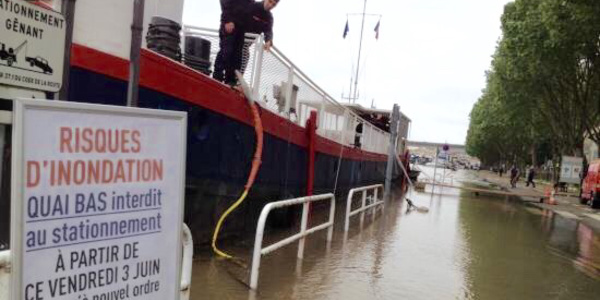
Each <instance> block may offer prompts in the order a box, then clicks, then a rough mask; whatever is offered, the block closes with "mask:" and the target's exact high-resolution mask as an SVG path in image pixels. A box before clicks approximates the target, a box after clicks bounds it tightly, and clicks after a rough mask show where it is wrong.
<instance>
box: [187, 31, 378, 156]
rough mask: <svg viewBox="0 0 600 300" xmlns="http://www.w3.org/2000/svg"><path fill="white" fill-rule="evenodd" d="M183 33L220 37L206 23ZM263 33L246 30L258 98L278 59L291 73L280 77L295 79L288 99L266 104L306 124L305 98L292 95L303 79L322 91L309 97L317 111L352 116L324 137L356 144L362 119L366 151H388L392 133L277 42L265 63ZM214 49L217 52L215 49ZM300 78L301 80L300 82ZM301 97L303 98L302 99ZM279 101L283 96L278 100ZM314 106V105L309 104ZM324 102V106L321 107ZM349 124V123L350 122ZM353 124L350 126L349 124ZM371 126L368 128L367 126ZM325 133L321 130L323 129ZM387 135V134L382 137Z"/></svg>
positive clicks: (311, 88) (307, 86)
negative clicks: (335, 92)
mask: <svg viewBox="0 0 600 300" xmlns="http://www.w3.org/2000/svg"><path fill="white" fill-rule="evenodd" d="M183 34H184V36H185V35H192V36H203V35H204V36H205V37H208V38H210V39H216V38H217V37H218V30H215V29H210V28H203V27H195V26H189V25H184V30H183ZM260 37H261V35H257V34H246V39H247V40H248V41H250V40H252V41H254V47H255V50H254V53H253V54H252V55H253V65H252V67H251V68H249V69H248V70H247V71H248V72H246V73H247V74H249V76H250V77H249V78H247V79H248V80H249V82H250V84H251V87H252V90H253V94H254V96H255V98H256V99H259V98H261V97H260V95H261V93H262V94H263V95H262V96H264V97H265V99H266V95H265V94H266V93H267V92H266V91H269V90H270V88H271V87H270V86H262V85H264V84H265V83H264V82H263V81H262V80H261V79H263V78H270V79H267V81H268V80H272V78H273V74H272V73H270V72H271V71H272V70H271V69H270V64H271V63H276V64H277V65H278V68H284V69H286V70H287V74H279V73H278V74H279V75H277V76H278V77H277V76H276V77H277V81H281V82H291V83H292V84H290V85H288V87H287V90H286V91H285V95H284V96H283V98H284V99H283V101H284V103H279V102H277V103H275V102H271V103H275V104H269V105H270V106H269V105H266V103H263V104H265V107H266V108H267V109H270V110H272V111H274V112H276V113H277V114H284V115H285V117H287V118H289V119H290V120H293V119H292V118H293V117H292V116H294V115H295V118H296V119H295V121H296V122H298V123H299V125H300V126H303V124H301V122H302V121H303V120H304V119H303V118H304V117H306V114H305V113H304V112H303V109H302V108H301V107H300V105H303V104H302V103H301V101H297V102H293V100H292V99H291V97H292V86H293V84H298V82H301V84H302V85H303V88H302V90H304V89H306V90H309V91H311V92H312V93H314V95H319V96H320V97H318V99H317V97H313V98H314V99H313V98H309V99H308V100H310V101H313V102H314V103H315V105H316V106H313V107H314V108H315V109H317V111H319V116H320V118H319V119H321V118H322V117H323V116H324V114H323V113H324V112H327V113H330V114H333V115H336V116H338V117H343V118H350V119H351V120H352V122H346V123H344V126H343V127H344V128H342V129H327V130H330V131H331V132H330V133H328V134H325V135H323V137H325V138H328V139H330V140H333V141H335V142H340V141H338V138H339V139H341V144H343V145H346V146H347V145H353V144H354V139H353V138H348V136H349V134H356V133H355V130H354V127H355V126H356V125H357V124H358V123H362V124H364V125H363V126H364V127H363V130H364V131H365V132H370V133H369V135H368V136H367V135H365V136H364V138H365V139H366V140H363V141H362V142H361V144H362V148H363V149H364V150H366V151H369V152H375V153H379V154H387V147H388V140H389V138H388V136H389V133H388V132H385V131H383V130H381V129H379V128H377V126H375V125H374V124H372V123H370V122H368V121H367V120H365V119H363V118H362V117H360V116H359V115H358V114H356V113H354V111H352V110H351V109H350V108H348V107H346V106H344V105H342V104H341V103H340V102H338V101H336V100H335V98H333V97H332V96H331V95H330V94H329V93H327V92H326V91H325V90H324V89H323V88H321V87H320V86H319V85H318V84H317V83H315V82H314V81H313V80H312V79H311V78H310V77H309V76H308V75H307V74H306V73H305V72H303V71H302V69H300V68H299V67H298V66H297V65H296V64H294V63H293V62H292V60H291V59H289V58H288V57H287V56H286V55H285V54H283V52H282V51H281V50H279V49H278V48H277V47H276V46H273V47H271V50H270V58H271V59H273V60H272V61H270V63H269V65H265V64H266V61H265V60H264V57H266V53H267V52H265V50H264V49H263V47H262V46H261V45H262V44H261V42H260ZM212 52H213V55H214V53H216V52H214V51H212ZM263 74H270V77H264V76H263ZM297 81H298V82H297ZM268 84H274V82H269V83H268ZM298 100H300V99H298ZM305 100H306V99H305ZM277 101H279V99H278V100H277ZM292 103H295V104H296V105H297V106H298V107H294V108H295V109H296V113H295V114H291V113H290V108H291V107H290V104H292ZM273 105H275V107H272V106H273ZM304 105H309V104H306V103H305V104H304ZM309 106H310V105H309ZM319 106H320V107H319ZM325 106H327V108H325ZM331 110H334V111H335V110H339V112H331ZM322 121H323V120H319V124H321V123H320V122H322ZM346 124H348V125H346ZM348 126H349V127H348ZM365 127H368V128H365ZM320 134H321V133H320ZM382 137H383V138H382Z"/></svg>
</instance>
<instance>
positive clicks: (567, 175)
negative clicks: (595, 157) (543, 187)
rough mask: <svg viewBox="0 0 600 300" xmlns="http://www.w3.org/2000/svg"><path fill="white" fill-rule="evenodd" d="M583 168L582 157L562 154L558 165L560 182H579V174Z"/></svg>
mask: <svg viewBox="0 0 600 300" xmlns="http://www.w3.org/2000/svg"><path fill="white" fill-rule="evenodd" d="M582 168H583V158H581V157H573V156H563V157H562V164H561V166H560V179H559V181H560V182H566V183H573V184H579V183H580V182H581V178H580V174H581V169H582Z"/></svg>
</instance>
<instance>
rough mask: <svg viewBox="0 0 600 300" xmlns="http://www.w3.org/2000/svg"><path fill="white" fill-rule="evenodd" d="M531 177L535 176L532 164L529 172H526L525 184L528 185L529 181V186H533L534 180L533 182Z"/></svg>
mask: <svg viewBox="0 0 600 300" xmlns="http://www.w3.org/2000/svg"><path fill="white" fill-rule="evenodd" d="M533 178H535V168H534V167H533V166H532V167H531V169H529V173H527V184H526V185H525V186H529V184H530V183H531V186H532V187H533V188H535V182H533Z"/></svg>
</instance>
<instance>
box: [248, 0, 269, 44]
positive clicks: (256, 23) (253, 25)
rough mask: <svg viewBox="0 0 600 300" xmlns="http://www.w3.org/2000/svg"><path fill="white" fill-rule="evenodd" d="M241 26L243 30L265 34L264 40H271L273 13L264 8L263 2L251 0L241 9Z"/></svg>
mask: <svg viewBox="0 0 600 300" xmlns="http://www.w3.org/2000/svg"><path fill="white" fill-rule="evenodd" d="M242 28H243V30H244V31H245V32H251V33H257V34H261V33H264V34H265V41H267V42H268V41H271V40H273V14H271V12H270V11H267V10H265V8H264V4H263V2H252V3H251V4H249V5H245V6H244V9H243V10H242Z"/></svg>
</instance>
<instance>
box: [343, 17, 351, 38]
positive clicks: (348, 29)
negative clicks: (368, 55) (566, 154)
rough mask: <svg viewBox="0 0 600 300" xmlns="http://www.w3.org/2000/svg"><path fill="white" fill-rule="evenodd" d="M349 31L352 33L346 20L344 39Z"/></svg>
mask: <svg viewBox="0 0 600 300" xmlns="http://www.w3.org/2000/svg"><path fill="white" fill-rule="evenodd" d="M348 31H350V27H348V20H346V27H345V28H344V38H346V36H347V35H348Z"/></svg>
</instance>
